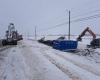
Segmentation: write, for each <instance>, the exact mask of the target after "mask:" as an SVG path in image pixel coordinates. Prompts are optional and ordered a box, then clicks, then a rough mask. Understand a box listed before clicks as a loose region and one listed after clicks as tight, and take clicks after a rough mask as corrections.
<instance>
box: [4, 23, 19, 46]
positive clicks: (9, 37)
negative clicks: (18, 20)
mask: <svg viewBox="0 0 100 80" xmlns="http://www.w3.org/2000/svg"><path fill="white" fill-rule="evenodd" d="M5 37H6V38H5V39H3V41H2V44H3V45H17V39H18V32H17V30H15V26H14V24H13V23H10V25H9V26H8V30H7V31H6V35H5Z"/></svg>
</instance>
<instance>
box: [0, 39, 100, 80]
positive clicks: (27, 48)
mask: <svg viewBox="0 0 100 80" xmlns="http://www.w3.org/2000/svg"><path fill="white" fill-rule="evenodd" d="M0 80H100V63H96V62H95V61H91V60H88V59H87V58H86V57H83V56H79V55H76V54H72V53H67V52H61V51H57V50H54V49H52V48H51V47H48V46H45V45H43V44H40V43H38V42H36V41H32V40H23V41H20V42H19V43H18V45H17V46H13V47H10V48H8V49H6V50H4V51H1V52H0Z"/></svg>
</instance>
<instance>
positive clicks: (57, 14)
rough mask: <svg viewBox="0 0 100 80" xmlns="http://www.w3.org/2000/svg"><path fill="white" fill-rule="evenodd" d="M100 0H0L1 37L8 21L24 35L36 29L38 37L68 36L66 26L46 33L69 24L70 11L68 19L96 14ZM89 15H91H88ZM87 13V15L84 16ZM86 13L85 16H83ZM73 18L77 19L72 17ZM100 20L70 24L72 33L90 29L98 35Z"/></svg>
mask: <svg viewBox="0 0 100 80" xmlns="http://www.w3.org/2000/svg"><path fill="white" fill-rule="evenodd" d="M99 6H100V0H0V35H3V36H4V32H5V30H6V29H7V26H8V24H9V23H10V22H13V23H15V26H16V28H17V29H18V31H19V32H21V33H23V34H27V33H29V34H31V35H33V34H34V26H37V29H38V34H67V33H68V25H63V26H60V27H59V28H55V29H50V30H47V28H48V27H53V26H55V25H56V24H60V23H63V22H67V21H68V11H67V10H71V20H73V19H77V18H82V17H86V16H91V15H95V14H99V13H100V11H96V12H92V11H95V10H99V9H100V8H99ZM89 12H91V13H89ZM86 13H87V14H86ZM83 14H85V15H83ZM75 16H76V17H75ZM99 25H100V18H96V19H92V20H87V21H81V22H76V23H71V33H72V34H80V33H81V31H82V30H83V29H84V28H85V27H87V26H89V27H91V29H92V30H94V32H96V33H97V34H100V31H99V30H100V26H99Z"/></svg>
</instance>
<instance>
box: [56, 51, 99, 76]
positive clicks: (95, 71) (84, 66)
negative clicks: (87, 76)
mask: <svg viewBox="0 0 100 80" xmlns="http://www.w3.org/2000/svg"><path fill="white" fill-rule="evenodd" d="M54 54H56V55H58V56H59V57H62V58H63V59H65V60H66V61H69V62H71V63H73V64H74V65H76V66H79V67H80V68H83V69H85V70H87V71H89V72H91V73H93V74H94V75H97V76H100V71H97V70H95V69H94V68H92V67H91V66H88V65H84V64H81V63H78V62H75V61H73V60H71V59H68V58H67V57H65V56H64V55H62V54H59V53H54Z"/></svg>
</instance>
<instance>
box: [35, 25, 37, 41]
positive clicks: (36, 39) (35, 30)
mask: <svg viewBox="0 0 100 80" xmlns="http://www.w3.org/2000/svg"><path fill="white" fill-rule="evenodd" d="M36 28H37V27H36V26H35V40H37V30H36Z"/></svg>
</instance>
